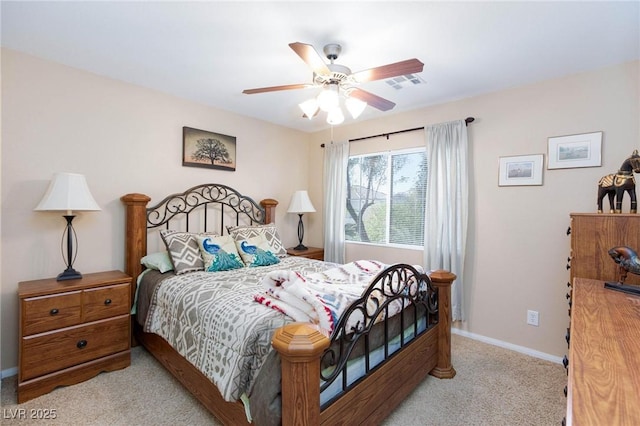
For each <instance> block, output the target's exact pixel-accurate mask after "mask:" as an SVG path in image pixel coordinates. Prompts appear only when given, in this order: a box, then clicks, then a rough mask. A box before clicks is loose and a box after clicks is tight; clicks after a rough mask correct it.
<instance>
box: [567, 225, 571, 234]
mask: <svg viewBox="0 0 640 426" xmlns="http://www.w3.org/2000/svg"><path fill="white" fill-rule="evenodd" d="M567 235H571V227H568V228H567Z"/></svg>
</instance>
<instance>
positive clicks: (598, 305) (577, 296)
mask: <svg viewBox="0 0 640 426" xmlns="http://www.w3.org/2000/svg"><path fill="white" fill-rule="evenodd" d="M573 287H574V288H573V306H572V313H571V328H570V338H569V339H568V340H569V342H570V344H569V362H568V370H569V371H568V373H569V379H568V380H569V383H568V387H567V416H566V424H567V425H578V426H581V425H640V296H636V295H630V294H627V293H622V292H619V291H614V290H610V289H605V288H604V282H603V281H599V280H591V279H584V278H576V279H575V281H574V285H573Z"/></svg>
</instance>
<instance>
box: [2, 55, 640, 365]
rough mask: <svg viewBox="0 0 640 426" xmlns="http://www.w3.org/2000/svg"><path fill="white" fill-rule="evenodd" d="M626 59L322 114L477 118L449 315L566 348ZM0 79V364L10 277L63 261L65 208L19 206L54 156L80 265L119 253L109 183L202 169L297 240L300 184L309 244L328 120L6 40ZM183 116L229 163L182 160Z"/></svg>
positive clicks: (623, 133)
mask: <svg viewBox="0 0 640 426" xmlns="http://www.w3.org/2000/svg"><path fill="white" fill-rule="evenodd" d="M639 72H640V70H639V63H638V62H634V63H630V64H626V65H623V66H618V67H613V68H608V69H604V70H600V71H597V72H590V73H585V74H581V75H577V76H572V77H567V78H563V79H559V80H553V81H548V82H543V83H539V84H534V85H531V86H526V87H521V88H515V89H512V90H507V91H503V92H499V93H493V94H488V95H484V96H478V97H475V98H471V99H466V100H461V101H458V102H452V103H448V104H444V105H438V106H434V107H427V108H424V109H421V110H417V111H412V112H408V113H403V114H395V115H391V114H390V115H386V116H385V117H384V118H382V119H378V120H375V121H369V122H358V123H357V124H354V125H349V124H347V125H343V126H338V127H336V128H335V129H334V139H335V140H344V139H349V138H356V137H362V136H367V135H373V134H378V133H384V132H389V131H395V130H402V129H407V128H412V127H419V126H424V125H427V124H431V123H438V122H443V121H449V120H453V119H458V118H464V117H467V116H474V117H476V121H475V122H474V123H473V124H472V125H471V126H470V127H469V138H470V145H471V158H472V170H471V171H472V188H471V189H472V190H471V209H472V211H471V216H470V230H469V240H468V257H467V262H466V268H467V277H468V285H467V290H466V294H465V297H466V302H467V303H466V306H467V312H468V319H467V321H465V322H464V323H461V324H458V325H457V326H458V327H460V328H461V329H463V330H466V331H469V332H472V333H476V334H478V335H482V336H486V337H489V338H494V339H498V340H501V341H504V342H508V343H511V344H514V345H521V346H524V347H527V348H532V349H533V350H537V351H540V352H543V353H547V354H551V355H556V356H561V355H562V354H564V353H565V352H566V349H565V348H566V344H565V343H564V333H565V328H566V326H567V323H568V320H567V315H566V314H567V306H566V301H565V299H564V294H565V292H566V287H565V284H566V281H567V278H568V273H567V272H566V270H565V264H566V258H567V256H568V254H569V238H568V237H567V236H566V234H565V231H566V228H567V226H568V215H569V213H570V212H573V211H594V210H595V194H596V182H597V180H598V178H599V177H600V176H602V175H604V174H606V173H610V172H611V171H614V170H616V169H617V168H618V166H619V165H620V163H621V162H622V160H623V159H624V158H626V157H627V156H628V155H629V154H630V153H631V151H632V150H633V149H635V148H638V145H639V143H638V141H639V140H640V129H639V125H638V117H639V116H640V107H639V105H638V103H639V99H640V87H639V81H638V75H639ZM1 89H2V172H1V176H0V179H1V183H2V187H1V188H2V194H1V195H2V222H1V232H2V244H1V247H0V250H1V252H2V261H1V271H2V272H1V288H2V293H1V308H2V312H1V321H2V323H1V324H2V336H1V339H2V341H1V346H2V349H1V353H0V356H1V358H0V369H2V370H6V369H10V368H13V367H15V366H16V365H17V335H18V333H17V327H18V321H17V315H18V309H17V297H16V289H17V283H18V282H19V281H23V280H30V279H36V278H42V277H47V276H55V275H56V274H57V273H59V272H61V271H62V269H64V265H63V262H62V259H61V256H60V251H59V245H60V238H61V234H62V230H63V227H64V221H63V219H62V218H61V217H60V215H58V214H56V213H42V212H33V208H34V207H35V205H36V204H37V203H38V201H39V200H40V198H41V196H42V195H43V193H44V191H45V189H46V187H47V184H48V181H49V179H50V178H51V175H52V174H53V173H54V172H56V171H74V172H78V173H83V174H85V175H86V176H87V180H88V183H89V185H90V188H91V191H92V193H93V195H94V197H95V198H96V200H97V201H98V203H99V204H100V205H101V207H102V211H101V212H97V213H80V214H79V215H78V217H77V218H76V219H75V221H74V226H75V227H76V230H77V233H78V238H79V243H80V248H79V255H78V258H77V261H76V263H75V266H76V267H77V268H78V269H79V270H80V271H81V272H92V271H98V270H106V269H114V268H116V269H119V268H122V267H123V265H124V254H123V241H124V235H123V233H124V231H123V224H124V215H123V211H122V207H121V205H120V201H119V197H120V196H121V195H123V194H125V193H128V192H142V193H146V194H148V195H150V196H151V197H152V199H153V200H154V201H157V200H159V197H161V196H163V195H165V194H166V193H168V192H173V191H181V190H183V189H185V188H188V187H190V186H193V185H197V184H200V183H203V182H218V183H224V184H228V185H230V186H232V187H235V188H238V189H239V190H241V191H242V192H245V193H248V194H250V195H251V196H253V197H254V198H256V199H260V198H264V197H272V198H276V199H278V200H280V201H281V203H282V204H281V206H280V209H279V210H278V215H277V222H278V226H279V229H280V231H281V234H282V237H283V239H284V240H285V243H286V244H287V245H293V244H294V243H296V242H297V237H296V224H297V217H295V215H287V214H286V213H285V212H286V208H287V206H288V202H289V198H290V196H291V194H292V193H293V191H295V190H296V189H303V188H302V186H304V185H305V183H308V189H309V191H310V195H311V198H312V201H313V203H314V205H315V206H316V209H317V210H318V212H317V213H314V214H310V215H305V243H306V244H307V245H315V246H317V245H321V244H322V192H323V191H322V153H323V151H322V149H321V148H320V143H325V142H328V141H329V132H328V131H327V132H320V133H315V134H305V133H301V132H297V131H293V130H289V129H284V128H281V127H279V126H275V125H271V124H268V123H265V122H262V121H258V120H254V119H251V118H247V117H243V116H239V115H236V114H232V113H228V112H225V111H222V110H218V109H214V108H210V107H206V106H203V105H199V104H195V103H193V102H188V101H185V100H182V99H179V98H176V97H172V96H169V95H165V94H162V93H159V92H155V91H151V90H147V89H144V88H141V87H137V86H133V85H129V84H126V83H122V82H118V81H114V80H111V79H107V78H103V77H100V76H97V75H94V74H90V73H86V72H83V71H78V70H75V69H72V68H68V67H64V66H60V65H57V64H54V63H52V62H48V61H43V60H39V59H36V58H33V57H30V56H26V55H23V54H20V53H16V52H13V51H8V50H3V51H2V88H1ZM182 126H190V127H195V128H201V129H207V130H211V131H215V132H220V133H224V134H229V135H234V136H236V137H237V141H238V152H237V156H238V169H237V171H236V172H225V171H218V170H209V169H199V168H188V167H182V166H181V160H180V157H181V138H182V134H181V132H182ZM598 130H602V131H603V132H604V141H603V167H597V168H585V169H566V170H551V171H548V170H545V171H544V185H543V186H538V187H508V188H499V187H498V186H497V163H498V157H499V156H504V155H521V154H532V153H545V154H546V149H547V148H546V147H547V138H548V137H549V136H558V135H567V134H575V133H582V132H590V131H598ZM366 143H367V142H358V144H366ZM391 143H393V138H392V139H391ZM390 146H391V145H390ZM291 158H299V159H301V160H300V161H291V160H290V159H291ZM347 253H348V259H347V260H354V259H357V258H378V259H380V260H383V261H387V262H395V261H401V260H403V261H408V262H410V263H421V259H422V254H421V252H419V251H410V250H408V251H380V250H379V249H377V248H375V247H364V246H350V247H349V249H348V252H347ZM527 309H535V310H538V311H539V312H540V327H537V328H536V327H531V326H527V325H526V324H525V313H526V310H527Z"/></svg>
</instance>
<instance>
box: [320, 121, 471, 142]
mask: <svg viewBox="0 0 640 426" xmlns="http://www.w3.org/2000/svg"><path fill="white" fill-rule="evenodd" d="M474 120H475V118H474V117H467V118H465V119H464V123H465V125H467V126H468V125H469V124H470V123H473V121H474ZM416 130H424V127H414V128H413V129H405V130H398V131H395V132H389V133H380V134H379V135H373V136H364V137H361V138H355V139H349V142H357V141H363V140H365V139H373V138H379V137H383V136H384V137H386V138H387V140H389V136H391V135H397V134H399V133H406V132H415V131H416ZM320 147H321V148H324V144H322V145H320Z"/></svg>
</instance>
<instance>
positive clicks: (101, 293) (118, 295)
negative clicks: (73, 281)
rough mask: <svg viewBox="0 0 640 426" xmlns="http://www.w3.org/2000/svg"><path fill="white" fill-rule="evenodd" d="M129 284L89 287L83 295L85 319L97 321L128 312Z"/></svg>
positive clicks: (129, 307)
mask: <svg viewBox="0 0 640 426" xmlns="http://www.w3.org/2000/svg"><path fill="white" fill-rule="evenodd" d="M129 292H130V290H129V284H128V283H127V284H116V285H111V286H108V287H99V288H92V289H87V290H85V291H84V293H83V295H82V304H83V309H84V316H83V319H84V321H87V322H88V321H95V320H99V319H103V318H109V317H114V316H117V315H124V314H128V313H129V310H130V309H131V305H130V303H129Z"/></svg>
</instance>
